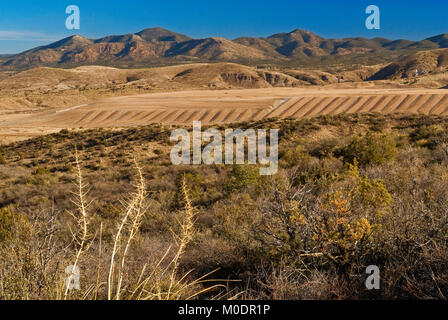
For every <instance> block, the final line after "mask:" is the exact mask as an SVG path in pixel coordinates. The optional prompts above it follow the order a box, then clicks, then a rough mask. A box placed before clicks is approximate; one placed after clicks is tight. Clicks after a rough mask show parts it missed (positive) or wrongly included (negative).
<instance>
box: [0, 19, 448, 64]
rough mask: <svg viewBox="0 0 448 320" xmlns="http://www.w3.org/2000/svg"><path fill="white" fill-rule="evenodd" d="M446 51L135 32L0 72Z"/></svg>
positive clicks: (43, 54)
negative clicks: (37, 68)
mask: <svg viewBox="0 0 448 320" xmlns="http://www.w3.org/2000/svg"><path fill="white" fill-rule="evenodd" d="M447 47H448V34H441V35H438V36H434V37H431V38H427V39H424V40H422V41H410V40H388V39H385V38H374V39H366V38H361V37H356V38H345V39H325V38H323V37H320V36H318V35H316V34H314V33H312V32H310V31H305V30H300V29H296V30H294V31H291V32H289V33H278V34H274V35H272V36H269V37H266V38H253V37H242V38H238V39H235V40H233V41H231V40H228V39H224V38H220V37H210V38H205V39H192V38H190V37H189V36H186V35H183V34H179V33H176V32H172V31H169V30H166V29H162V28H158V27H157V28H150V29H145V30H143V31H141V32H138V33H132V34H126V35H116V36H107V37H104V38H100V39H88V38H85V37H82V36H79V35H74V36H71V37H68V38H65V39H62V40H60V41H57V42H55V43H52V44H49V45H46V46H41V47H37V48H34V49H31V50H28V51H25V52H22V53H19V54H16V55H12V56H7V57H3V58H0V68H1V69H4V70H5V69H28V68H32V67H36V66H63V67H64V66H80V65H92V64H102V65H117V64H122V65H125V66H130V65H135V63H161V62H164V63H168V64H169V63H179V62H199V61H201V62H206V61H228V62H252V63H258V62H272V61H275V62H277V63H288V62H294V61H306V59H307V58H326V57H336V58H337V57H351V56H360V55H361V56H362V55H366V54H369V55H373V56H375V55H378V56H380V55H381V56H387V54H388V53H391V52H396V53H400V54H411V53H415V52H416V51H421V50H430V49H439V48H447Z"/></svg>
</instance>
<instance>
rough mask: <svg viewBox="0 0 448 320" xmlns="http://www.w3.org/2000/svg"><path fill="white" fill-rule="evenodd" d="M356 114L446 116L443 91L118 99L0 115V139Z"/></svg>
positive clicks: (277, 91) (447, 98) (271, 91)
mask: <svg viewBox="0 0 448 320" xmlns="http://www.w3.org/2000/svg"><path fill="white" fill-rule="evenodd" d="M356 112H380V113H421V114H434V115H446V114H448V90H447V89H378V88H377V89H374V88H372V89H366V88H363V89H327V88H322V89H303V88H300V89H298V88H267V89H265V88H264V89H243V90H197V91H194V90H192V91H181V92H169V93H152V94H143V95H134V96H122V97H113V98H103V99H99V100H97V101H95V102H92V103H89V104H85V105H79V106H73V107H69V108H66V107H65V108H58V109H52V110H49V111H44V112H40V113H33V114H8V115H6V114H5V115H0V135H1V136H2V140H3V142H10V141H17V140H23V139H26V138H29V137H33V136H36V135H40V134H45V133H51V132H57V131H59V130H61V129H74V128H97V127H106V128H123V127H130V126H139V125H147V124H151V123H164V124H185V125H189V124H192V123H193V121H195V120H200V121H202V123H204V124H220V123H231V122H243V121H251V120H261V119H264V118H270V117H279V118H303V117H313V116H318V115H335V114H339V113H356Z"/></svg>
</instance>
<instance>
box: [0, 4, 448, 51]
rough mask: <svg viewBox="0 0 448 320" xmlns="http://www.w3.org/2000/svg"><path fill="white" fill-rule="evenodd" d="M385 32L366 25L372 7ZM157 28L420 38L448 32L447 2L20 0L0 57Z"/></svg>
mask: <svg viewBox="0 0 448 320" xmlns="http://www.w3.org/2000/svg"><path fill="white" fill-rule="evenodd" d="M371 4H374V5H377V6H379V7H380V9H381V30H367V29H366V28H365V19H366V17H367V15H366V14H365V9H366V7H367V6H368V5H371ZM68 5H77V6H79V8H80V10H81V30H75V31H69V30H66V28H65V20H66V17H67V15H66V14H65V8H66V7H67V6H68ZM155 26H160V27H163V28H166V29H170V30H173V31H176V32H179V33H184V34H187V35H189V36H191V37H193V38H203V37H208V36H221V37H225V38H229V39H234V38H237V37H239V36H246V35H247V36H257V37H258V36H268V35H271V34H274V33H278V32H289V31H292V30H293V29H295V28H301V29H306V30H310V31H312V32H314V33H317V34H319V35H321V36H324V37H327V38H341V37H351V36H363V37H367V38H374V37H386V38H390V39H401V38H406V39H411V40H421V39H424V38H427V37H429V36H433V35H437V34H441V33H448V0H425V1H421V0H420V1H416V0H407V1H404V0H369V1H364V0H314V1H313V0H306V1H304V0H225V1H219V0H215V1H213V0H208V1H205V0H164V1H159V0H126V1H118V0H54V1H49V0H40V1H36V0H16V1H8V2H6V1H2V2H1V4H0V53H15V52H20V51H23V50H26V49H29V48H32V47H35V46H38V45H43V44H47V43H50V42H52V41H54V40H59V39H61V38H63V37H66V36H70V35H73V34H80V35H83V36H85V37H89V38H98V37H102V36H105V35H111V34H124V33H131V32H138V31H140V30H142V29H144V28H148V27H155Z"/></svg>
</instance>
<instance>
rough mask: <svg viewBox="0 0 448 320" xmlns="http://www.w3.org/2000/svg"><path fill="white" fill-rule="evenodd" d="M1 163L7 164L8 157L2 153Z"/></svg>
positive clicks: (0, 155)
mask: <svg viewBox="0 0 448 320" xmlns="http://www.w3.org/2000/svg"><path fill="white" fill-rule="evenodd" d="M0 164H6V158H5V156H4V155H2V154H0Z"/></svg>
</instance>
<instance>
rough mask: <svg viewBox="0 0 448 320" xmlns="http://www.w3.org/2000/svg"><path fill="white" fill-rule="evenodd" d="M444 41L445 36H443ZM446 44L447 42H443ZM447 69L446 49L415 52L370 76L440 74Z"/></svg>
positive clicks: (405, 76) (415, 76)
mask: <svg viewBox="0 0 448 320" xmlns="http://www.w3.org/2000/svg"><path fill="white" fill-rule="evenodd" d="M445 41H447V38H446V37H445ZM445 44H447V43H445ZM447 71H448V49H437V50H428V51H421V52H417V53H415V54H413V55H410V56H409V57H407V58H405V59H402V60H401V61H398V62H395V63H391V64H389V65H387V66H386V67H384V68H383V69H381V70H379V71H378V72H377V73H376V74H375V75H373V76H372V78H371V79H372V80H386V79H388V80H397V79H409V78H417V77H421V76H425V75H434V74H440V73H444V72H447Z"/></svg>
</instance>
